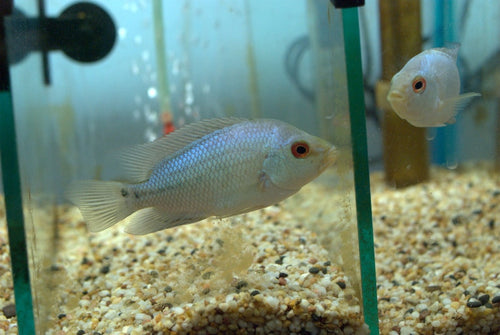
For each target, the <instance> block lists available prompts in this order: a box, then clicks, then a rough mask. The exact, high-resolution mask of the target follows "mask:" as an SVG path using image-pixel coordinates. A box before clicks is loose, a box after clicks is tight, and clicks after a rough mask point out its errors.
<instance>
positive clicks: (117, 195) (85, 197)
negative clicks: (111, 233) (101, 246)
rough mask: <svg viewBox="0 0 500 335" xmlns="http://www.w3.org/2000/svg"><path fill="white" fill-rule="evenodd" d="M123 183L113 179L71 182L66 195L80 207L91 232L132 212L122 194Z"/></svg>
mask: <svg viewBox="0 0 500 335" xmlns="http://www.w3.org/2000/svg"><path fill="white" fill-rule="evenodd" d="M124 187H125V185H124V184H122V183H118V182H113V181H98V180H84V181H76V182H73V183H71V185H70V186H69V188H68V190H67V191H66V197H67V198H68V199H69V200H70V201H71V202H72V203H74V204H75V205H76V206H78V208H79V209H80V212H81V213H82V216H83V218H84V220H85V222H87V225H88V227H89V230H90V231H91V232H98V231H101V230H104V229H106V228H109V227H111V226H112V225H114V224H115V223H118V222H120V221H121V220H123V219H125V218H126V217H127V216H129V215H130V214H132V213H133V212H134V209H131V208H129V207H127V203H126V201H125V198H124V197H123V196H122V190H123V188H124Z"/></svg>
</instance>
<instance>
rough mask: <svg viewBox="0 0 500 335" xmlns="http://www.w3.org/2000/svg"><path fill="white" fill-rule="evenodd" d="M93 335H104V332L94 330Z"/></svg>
mask: <svg viewBox="0 0 500 335" xmlns="http://www.w3.org/2000/svg"><path fill="white" fill-rule="evenodd" d="M92 335H102V334H101V333H99V332H93V333H92Z"/></svg>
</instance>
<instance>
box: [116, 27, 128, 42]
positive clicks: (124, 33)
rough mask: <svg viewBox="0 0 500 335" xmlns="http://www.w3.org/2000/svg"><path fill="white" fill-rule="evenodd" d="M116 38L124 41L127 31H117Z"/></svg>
mask: <svg viewBox="0 0 500 335" xmlns="http://www.w3.org/2000/svg"><path fill="white" fill-rule="evenodd" d="M118 36H119V37H120V39H121V40H124V39H125V37H127V29H125V28H120V29H118Z"/></svg>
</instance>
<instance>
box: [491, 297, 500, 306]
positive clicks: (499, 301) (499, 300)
mask: <svg viewBox="0 0 500 335" xmlns="http://www.w3.org/2000/svg"><path fill="white" fill-rule="evenodd" d="M491 302H492V303H493V304H500V295H497V296H496V297H493V299H491Z"/></svg>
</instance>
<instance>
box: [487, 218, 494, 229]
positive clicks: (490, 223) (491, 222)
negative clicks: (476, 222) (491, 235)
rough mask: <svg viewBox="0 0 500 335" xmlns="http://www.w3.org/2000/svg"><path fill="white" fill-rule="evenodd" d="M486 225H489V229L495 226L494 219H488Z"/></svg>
mask: <svg viewBox="0 0 500 335" xmlns="http://www.w3.org/2000/svg"><path fill="white" fill-rule="evenodd" d="M488 227H490V229H493V228H495V220H490V222H488Z"/></svg>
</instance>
